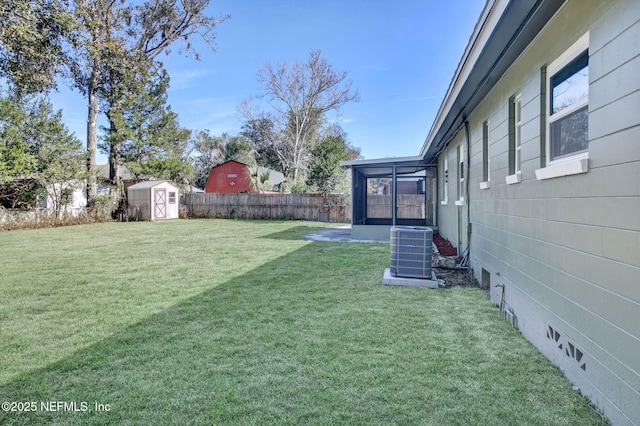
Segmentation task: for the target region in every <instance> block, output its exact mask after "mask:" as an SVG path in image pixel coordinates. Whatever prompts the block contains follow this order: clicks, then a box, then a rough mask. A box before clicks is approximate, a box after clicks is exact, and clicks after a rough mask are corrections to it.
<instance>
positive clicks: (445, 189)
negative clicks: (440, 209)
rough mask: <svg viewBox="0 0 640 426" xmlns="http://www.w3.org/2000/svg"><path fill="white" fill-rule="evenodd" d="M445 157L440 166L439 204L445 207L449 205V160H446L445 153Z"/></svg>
mask: <svg viewBox="0 0 640 426" xmlns="http://www.w3.org/2000/svg"><path fill="white" fill-rule="evenodd" d="M444 155H445V157H444V161H443V165H442V194H443V195H442V197H443V198H442V201H441V202H440V204H442V205H443V206H444V205H447V204H449V159H448V158H447V156H446V155H447V154H446V152H445V154H444Z"/></svg>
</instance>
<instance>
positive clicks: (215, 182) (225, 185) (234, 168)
mask: <svg viewBox="0 0 640 426" xmlns="http://www.w3.org/2000/svg"><path fill="white" fill-rule="evenodd" d="M204 192H207V193H217V194H237V193H239V192H254V191H253V189H252V188H251V181H250V179H249V166H247V165H246V164H243V163H240V162H238V161H234V160H230V161H227V162H226V163H222V164H220V165H217V166H215V167H213V168H212V169H211V172H209V179H207V184H206V185H205V187H204Z"/></svg>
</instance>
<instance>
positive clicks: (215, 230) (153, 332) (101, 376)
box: [0, 220, 604, 425]
mask: <svg viewBox="0 0 640 426" xmlns="http://www.w3.org/2000/svg"><path fill="white" fill-rule="evenodd" d="M322 226H323V225H321V224H316V223H304V222H267V221H265V222H245V221H225V220H190V221H186V220H182V221H170V222H164V223H148V222H147V223H109V224H100V225H90V226H75V227H68V228H55V229H41V230H29V231H13V232H4V233H0V253H2V255H1V261H0V262H1V264H0V271H1V275H0V291H1V294H2V304H1V305H0V401H8V402H11V401H14V402H16V404H14V405H13V408H15V409H16V410H18V409H20V410H23V412H14V411H9V412H5V411H0V424H64V425H67V424H125V425H126V424H131V425H139V424H167V425H168V424H184V425H187V424H188V425H194V424H203V425H209V424H221V425H223V424H242V425H245V424H260V425H262V424H292V425H298V424H349V425H353V424H380V425H389V424H401V425H406V424H425V425H429V424H431V425H444V424H461V425H462V424H481V425H486V424H491V425H502V424H506V425H509V424H511V425H521V424H539V425H576V424H580V425H594V424H595V425H597V424H604V422H603V420H602V419H601V418H600V416H599V415H598V414H597V413H596V412H595V411H594V410H593V409H592V408H591V407H590V406H589V404H588V403H587V402H586V401H585V399H584V398H582V397H580V396H579V395H578V394H576V393H575V392H574V391H573V390H572V388H571V386H570V385H569V384H568V383H567V382H566V381H565V380H564V379H563V378H562V376H561V375H560V374H559V372H558V371H557V370H556V369H555V368H554V367H553V366H551V365H550V364H549V363H548V361H547V360H546V359H545V358H544V357H543V356H542V355H540V354H539V353H538V352H537V351H536V350H535V349H534V348H533V346H531V345H530V344H529V343H528V342H527V341H526V340H524V338H523V337H522V336H521V335H520V334H519V332H518V331H517V330H516V329H515V328H513V327H511V326H510V325H509V324H508V323H507V321H506V320H505V319H504V318H503V317H502V316H501V315H500V314H499V312H498V310H497V309H496V308H495V307H493V306H492V305H491V303H490V302H489V301H488V300H487V299H486V298H485V297H484V296H483V294H482V292H481V291H480V290H478V289H473V288H450V289H439V290H425V289H417V288H397V287H386V286H383V285H382V284H381V278H382V273H383V270H384V268H385V267H388V264H389V245H388V244H367V243H349V244H346V243H327V242H308V241H304V240H303V238H302V237H303V235H304V234H306V233H310V232H312V231H314V230H317V228H319V227H322ZM31 402H34V403H35V404H34V405H32V404H31ZM58 402H60V403H58ZM17 403H22V404H17ZM25 403H28V404H25ZM64 403H66V405H65V404H64ZM96 403H98V404H102V405H99V406H98V407H97V408H99V409H100V410H97V409H96V405H95V404H96ZM3 408H5V405H3ZM10 408H11V407H10ZM32 408H35V411H32V412H24V410H25V409H32ZM45 408H46V409H45ZM52 409H54V410H57V411H54V410H52ZM107 409H108V411H107Z"/></svg>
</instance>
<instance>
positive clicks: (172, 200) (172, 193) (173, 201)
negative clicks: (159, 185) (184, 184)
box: [169, 192, 176, 204]
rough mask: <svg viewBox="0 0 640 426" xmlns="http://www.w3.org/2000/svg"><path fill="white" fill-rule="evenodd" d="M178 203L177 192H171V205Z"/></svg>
mask: <svg viewBox="0 0 640 426" xmlns="http://www.w3.org/2000/svg"><path fill="white" fill-rule="evenodd" d="M175 203H176V193H175V192H170V193H169V204H175Z"/></svg>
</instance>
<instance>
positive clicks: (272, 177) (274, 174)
mask: <svg viewBox="0 0 640 426" xmlns="http://www.w3.org/2000/svg"><path fill="white" fill-rule="evenodd" d="M264 172H269V182H271V184H272V185H278V184H279V183H281V182H282V181H283V180H284V174H282V173H280V172H278V171H276V170H272V169H267V168H266V167H262V166H258V173H259V174H263V173H264Z"/></svg>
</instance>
